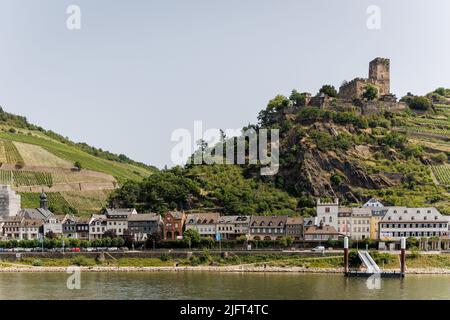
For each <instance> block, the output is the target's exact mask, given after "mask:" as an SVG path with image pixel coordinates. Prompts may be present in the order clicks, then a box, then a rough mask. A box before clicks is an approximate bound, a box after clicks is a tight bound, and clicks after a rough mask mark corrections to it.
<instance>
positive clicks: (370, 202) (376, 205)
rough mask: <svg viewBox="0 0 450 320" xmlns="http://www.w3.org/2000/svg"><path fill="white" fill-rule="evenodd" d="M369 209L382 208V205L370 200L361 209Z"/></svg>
mask: <svg viewBox="0 0 450 320" xmlns="http://www.w3.org/2000/svg"><path fill="white" fill-rule="evenodd" d="M366 207H371V208H383V207H384V204H382V203H381V202H380V201H379V200H378V199H376V198H371V199H369V201H367V202H366V203H364V204H363V208H366Z"/></svg>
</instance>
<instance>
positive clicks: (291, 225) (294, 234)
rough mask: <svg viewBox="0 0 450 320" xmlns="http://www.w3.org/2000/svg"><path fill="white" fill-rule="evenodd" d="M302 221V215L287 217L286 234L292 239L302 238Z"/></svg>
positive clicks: (299, 239) (298, 239)
mask: <svg viewBox="0 0 450 320" xmlns="http://www.w3.org/2000/svg"><path fill="white" fill-rule="evenodd" d="M303 223H304V220H303V217H288V218H287V220H286V236H287V237H291V238H292V239H293V240H294V241H301V240H303V239H304V234H303Z"/></svg>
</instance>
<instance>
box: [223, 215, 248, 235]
mask: <svg viewBox="0 0 450 320" xmlns="http://www.w3.org/2000/svg"><path fill="white" fill-rule="evenodd" d="M249 223H250V216H221V217H220V219H219V221H218V222H217V232H218V233H220V235H221V239H228V240H234V239H236V238H238V237H240V236H246V235H248V234H249V230H248V226H249Z"/></svg>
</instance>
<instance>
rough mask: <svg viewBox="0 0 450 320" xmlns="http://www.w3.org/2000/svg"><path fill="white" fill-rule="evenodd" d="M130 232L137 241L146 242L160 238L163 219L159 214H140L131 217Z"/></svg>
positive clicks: (129, 222) (129, 220) (129, 221)
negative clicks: (152, 238) (153, 238)
mask: <svg viewBox="0 0 450 320" xmlns="http://www.w3.org/2000/svg"><path fill="white" fill-rule="evenodd" d="M128 231H129V232H130V233H131V235H132V237H133V239H134V240H135V241H145V240H147V239H149V238H150V237H153V236H154V237H159V236H160V235H161V231H162V218H161V215H160V214H158V213H138V214H132V215H130V217H129V219H128Z"/></svg>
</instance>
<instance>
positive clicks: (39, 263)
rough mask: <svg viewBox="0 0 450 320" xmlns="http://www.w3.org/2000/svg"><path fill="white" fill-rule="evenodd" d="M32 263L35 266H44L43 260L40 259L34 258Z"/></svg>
mask: <svg viewBox="0 0 450 320" xmlns="http://www.w3.org/2000/svg"><path fill="white" fill-rule="evenodd" d="M31 265H32V266H34V267H40V266H42V260H40V259H33V261H32V262H31Z"/></svg>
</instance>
